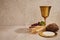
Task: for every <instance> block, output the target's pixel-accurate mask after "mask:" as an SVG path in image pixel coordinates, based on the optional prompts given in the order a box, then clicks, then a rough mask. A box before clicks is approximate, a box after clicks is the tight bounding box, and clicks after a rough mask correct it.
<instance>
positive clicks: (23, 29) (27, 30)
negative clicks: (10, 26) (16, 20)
mask: <svg viewBox="0 0 60 40" xmlns="http://www.w3.org/2000/svg"><path fill="white" fill-rule="evenodd" d="M15 32H16V33H29V29H28V28H19V29H17V30H15Z"/></svg>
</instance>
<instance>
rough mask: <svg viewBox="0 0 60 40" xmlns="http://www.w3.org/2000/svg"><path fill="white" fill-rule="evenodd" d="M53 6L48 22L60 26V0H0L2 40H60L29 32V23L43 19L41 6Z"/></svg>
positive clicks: (59, 34) (58, 37) (59, 35)
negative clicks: (27, 28)
mask: <svg viewBox="0 0 60 40" xmlns="http://www.w3.org/2000/svg"><path fill="white" fill-rule="evenodd" d="M42 5H43V6H48V5H49V6H52V8H51V11H50V15H49V17H48V18H47V24H49V23H56V24H57V25H59V27H60V0H0V40H60V30H59V31H58V35H57V36H56V37H53V38H44V37H41V36H39V35H38V34H34V35H33V34H30V33H27V31H28V30H26V27H29V26H27V25H31V24H32V23H36V22H38V21H41V20H43V18H42V17H41V11H40V8H39V6H42Z"/></svg>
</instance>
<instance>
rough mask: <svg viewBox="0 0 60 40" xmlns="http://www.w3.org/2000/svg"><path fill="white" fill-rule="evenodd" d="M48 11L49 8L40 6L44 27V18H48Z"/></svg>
mask: <svg viewBox="0 0 60 40" xmlns="http://www.w3.org/2000/svg"><path fill="white" fill-rule="evenodd" d="M50 9H51V6H40V10H41V15H42V17H43V18H44V21H45V25H46V18H47V17H48V16H49V12H50Z"/></svg>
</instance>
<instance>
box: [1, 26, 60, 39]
mask: <svg viewBox="0 0 60 40" xmlns="http://www.w3.org/2000/svg"><path fill="white" fill-rule="evenodd" d="M0 40H60V31H58V35H57V36H56V37H53V38H44V37H41V36H39V35H38V34H30V33H29V32H28V28H27V27H24V26H14V27H11V28H5V29H0Z"/></svg>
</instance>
